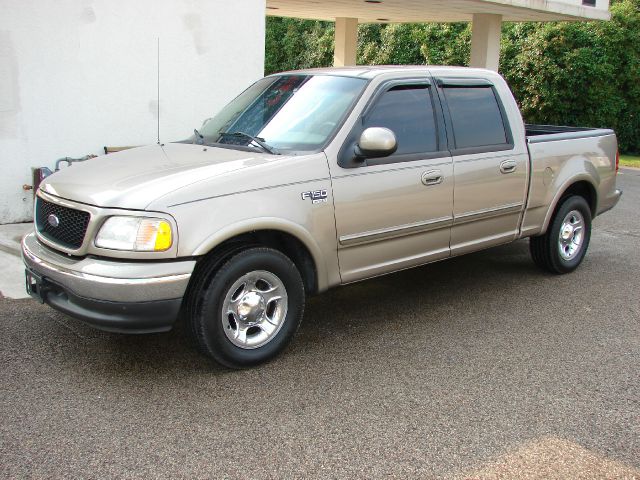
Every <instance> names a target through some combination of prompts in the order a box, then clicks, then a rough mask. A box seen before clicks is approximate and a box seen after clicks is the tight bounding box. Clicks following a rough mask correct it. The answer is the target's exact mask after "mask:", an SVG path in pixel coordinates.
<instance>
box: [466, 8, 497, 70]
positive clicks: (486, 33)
mask: <svg viewBox="0 0 640 480" xmlns="http://www.w3.org/2000/svg"><path fill="white" fill-rule="evenodd" d="M472 30H473V33H472V35H471V61H470V63H469V66H471V67H476V68H488V69H489V70H494V71H496V72H497V71H498V66H499V64H500V33H501V31H502V15H493V14H490V13H475V14H474V15H473V26H472Z"/></svg>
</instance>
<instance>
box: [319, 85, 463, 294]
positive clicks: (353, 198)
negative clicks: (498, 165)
mask: <svg viewBox="0 0 640 480" xmlns="http://www.w3.org/2000/svg"><path fill="white" fill-rule="evenodd" d="M439 109H440V104H439V100H438V96H437V93H436V92H435V87H434V86H433V85H432V83H431V81H430V80H428V79H426V78H416V79H403V80H393V81H388V82H386V83H383V84H382V85H381V86H380V87H379V88H378V89H377V90H376V92H375V93H374V94H373V96H372V98H371V100H370V101H369V103H368V104H367V106H366V107H365V108H364V110H363V113H362V114H361V116H360V118H359V119H358V120H357V121H356V124H355V126H354V128H353V129H352V131H351V132H350V134H349V135H348V136H347V139H346V141H345V143H344V144H343V146H342V149H341V150H340V152H339V154H338V158H337V159H335V161H332V162H330V167H331V177H332V184H333V196H334V203H335V216H336V228H337V233H338V259H339V262H340V274H341V277H342V281H343V282H352V281H355V280H360V279H363V278H367V277H371V276H374V275H379V274H382V273H387V272H390V271H394V270H398V269H401V268H407V267H411V266H414V265H419V264H422V263H426V262H429V261H431V260H437V259H440V258H445V257H448V256H449V229H450V226H451V222H452V207H453V168H452V163H451V156H450V155H449V152H448V150H447V145H446V137H445V133H444V121H443V119H442V115H441V114H440V115H439V114H438V111H439ZM368 127H386V128H389V129H390V130H392V131H393V132H394V133H395V135H396V138H397V142H398V149H397V151H396V152H395V153H394V154H393V155H391V156H388V157H385V158H376V159H366V160H364V161H362V160H356V159H354V156H353V151H354V146H355V144H356V142H357V140H358V138H359V137H360V134H361V133H362V131H363V130H364V129H365V128H368Z"/></svg>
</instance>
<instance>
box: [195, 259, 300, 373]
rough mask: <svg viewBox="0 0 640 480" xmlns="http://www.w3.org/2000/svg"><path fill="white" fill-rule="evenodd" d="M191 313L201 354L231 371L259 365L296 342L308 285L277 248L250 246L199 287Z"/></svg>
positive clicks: (213, 273)
mask: <svg viewBox="0 0 640 480" xmlns="http://www.w3.org/2000/svg"><path fill="white" fill-rule="evenodd" d="M194 293H195V294H196V295H197V296H199V298H200V301H199V302H197V304H196V308H194V309H193V310H192V311H191V312H190V316H191V318H190V319H189V321H190V323H191V329H190V331H191V334H192V336H193V337H194V340H195V342H196V344H197V345H198V347H199V350H200V351H201V352H202V353H204V354H205V355H207V356H210V357H212V358H213V359H214V360H216V361H217V362H218V363H221V364H222V365H225V366H227V367H230V368H243V367H250V366H253V365H258V364H260V363H263V362H266V361H268V360H270V359H272V358H273V357H275V356H276V355H278V354H279V353H280V352H281V351H282V350H283V349H284V348H285V347H286V346H287V344H288V343H289V342H290V341H291V339H292V337H293V335H294V334H295V332H296V330H297V329H298V326H299V324H300V321H301V319H302V314H303V310H304V299H305V292H304V285H303V283H302V279H301V277H300V273H299V272H298V269H297V268H296V266H295V265H294V263H293V262H292V261H291V260H290V259H289V258H288V257H286V256H285V255H283V254H282V253H280V252H279V251H277V250H273V249H270V248H250V249H248V250H244V251H242V252H240V253H238V254H237V255H234V256H233V257H231V258H230V259H229V260H228V261H227V262H226V263H225V264H224V265H222V267H220V268H219V269H218V270H217V271H215V272H212V273H211V275H210V276H209V278H208V280H207V281H205V282H203V283H202V284H201V286H200V291H199V292H194Z"/></svg>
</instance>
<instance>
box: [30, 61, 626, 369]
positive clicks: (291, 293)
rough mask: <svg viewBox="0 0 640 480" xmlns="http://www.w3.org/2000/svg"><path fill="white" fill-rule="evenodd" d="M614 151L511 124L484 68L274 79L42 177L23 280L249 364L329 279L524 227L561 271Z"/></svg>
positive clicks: (591, 213)
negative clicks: (206, 114)
mask: <svg viewBox="0 0 640 480" xmlns="http://www.w3.org/2000/svg"><path fill="white" fill-rule="evenodd" d="M617 163H618V162H617V141H616V136H615V134H614V132H613V131H611V130H606V129H590V128H569V127H554V126H541V125H525V124H524V122H523V120H522V117H521V114H520V111H519V109H518V106H517V104H516V101H515V100H514V98H513V96H512V94H511V92H510V90H509V87H508V86H507V84H506V82H505V81H504V80H503V79H502V77H500V76H499V75H498V74H497V73H494V72H491V71H487V70H481V69H468V68H454V67H425V66H411V67H353V68H330V69H317V70H304V71H294V72H285V73H280V74H277V75H271V76H268V77H266V78H263V79H261V80H259V81H257V82H256V83H255V84H253V85H251V86H250V87H249V88H248V89H247V90H245V91H244V92H243V93H241V94H240V95H239V96H238V97H237V98H235V99H234V100H232V101H231V102H230V103H229V104H228V105H227V106H226V107H225V108H223V109H222V110H221V111H220V112H219V113H218V114H216V115H215V116H213V117H212V118H211V119H209V120H208V121H206V122H205V123H204V124H203V125H202V127H200V129H199V130H198V129H196V130H194V134H193V135H192V136H191V137H190V138H188V139H187V140H183V141H179V142H174V143H165V144H158V145H152V146H146V147H140V148H135V149H131V150H127V151H123V152H120V153H116V154H110V155H107V156H105V157H100V158H97V159H93V160H89V161H86V162H83V163H81V164H78V165H74V166H73V167H70V168H66V169H63V170H62V171H60V172H57V173H55V174H53V175H51V176H50V177H48V178H47V179H46V180H45V181H44V182H43V183H42V184H41V186H40V188H39V190H38V192H37V196H36V202H35V231H34V232H33V233H30V234H28V235H27V236H26V237H25V238H24V240H23V243H22V251H23V259H24V263H25V265H26V277H27V279H26V282H27V289H28V291H29V292H30V293H31V294H32V295H33V296H34V297H36V298H37V299H39V300H40V301H42V302H44V303H46V304H48V305H50V306H51V307H53V308H55V309H57V310H59V311H61V312H64V313H66V314H68V315H71V316H73V317H77V318H79V319H82V320H84V321H86V322H88V323H89V324H91V325H93V326H95V327H98V328H101V329H105V330H110V331H115V332H132V333H145V332H163V331H167V330H170V329H171V328H172V326H173V325H174V324H175V322H176V321H177V320H178V319H179V318H180V319H182V320H183V321H184V322H186V323H187V325H188V328H187V330H188V331H189V334H190V336H191V337H192V338H193V340H194V343H195V345H197V347H198V348H199V350H200V351H201V352H203V353H204V354H205V355H208V356H210V357H212V358H214V359H215V360H216V361H218V362H220V363H221V364H223V365H226V366H229V367H236V368H239V367H247V366H252V365H256V364H259V363H261V362H264V361H267V360H269V359H271V358H273V357H274V356H275V355H277V354H278V353H279V352H281V351H282V350H283V349H284V348H285V346H286V345H287V343H288V342H289V341H290V340H291V339H292V337H293V335H294V333H295V331H296V329H297V328H298V325H299V324H300V321H301V319H302V315H303V310H304V305H305V298H306V296H307V295H313V294H318V293H320V292H323V291H325V290H327V289H329V288H332V287H336V286H339V285H343V284H348V283H351V282H357V281H360V280H365V279H368V278H372V277H375V276H378V275H383V274H387V273H391V272H395V271H398V270H401V269H406V268H409V267H415V266H418V265H424V264H427V263H430V262H435V261H439V260H445V259H447V258H451V257H454V256H458V255H462V254H465V253H469V252H474V251H477V250H480V249H485V248H487V247H492V246H495V245H501V244H505V243H508V242H513V241H514V240H517V239H520V238H525V237H530V249H531V254H532V258H533V261H534V262H535V263H536V264H537V265H538V266H540V267H541V268H542V269H544V270H546V271H549V272H552V273H555V274H566V273H569V272H571V271H573V270H574V269H576V268H577V267H578V265H579V264H580V263H581V262H582V259H583V258H584V255H585V253H586V252H587V247H588V245H589V239H590V235H591V222H592V219H593V218H594V217H595V216H596V215H599V214H601V213H603V212H605V211H607V210H608V209H610V208H612V207H614V206H615V205H616V203H617V202H618V200H619V198H620V195H621V192H620V191H619V190H618V189H616V173H617V168H618V165H617ZM541 281H543V280H541Z"/></svg>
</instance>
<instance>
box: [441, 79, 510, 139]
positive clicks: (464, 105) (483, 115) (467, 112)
mask: <svg viewBox="0 0 640 480" xmlns="http://www.w3.org/2000/svg"><path fill="white" fill-rule="evenodd" d="M443 91H444V95H445V98H446V101H447V105H448V106H449V113H450V115H451V123H452V126H453V135H454V138H455V148H456V149H466V148H474V147H487V146H491V145H498V146H504V145H506V144H508V143H510V142H509V140H508V135H507V133H506V129H505V124H504V119H503V117H502V112H501V110H500V106H499V104H498V100H497V98H496V95H495V92H494V89H493V88H492V87H490V86H483V87H449V86H446V87H444V88H443Z"/></svg>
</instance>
